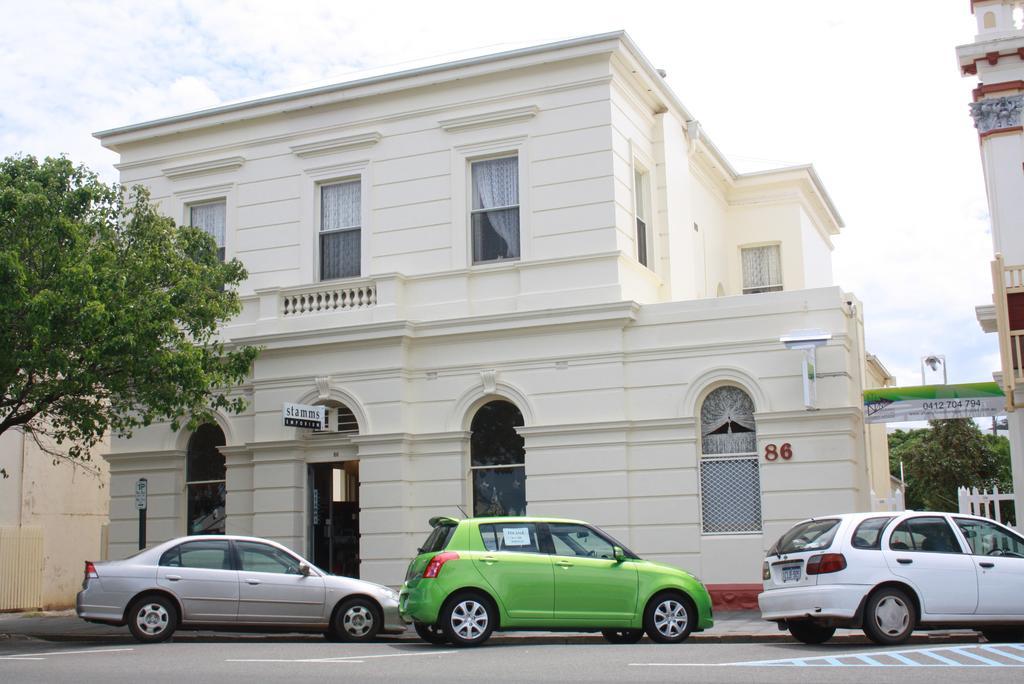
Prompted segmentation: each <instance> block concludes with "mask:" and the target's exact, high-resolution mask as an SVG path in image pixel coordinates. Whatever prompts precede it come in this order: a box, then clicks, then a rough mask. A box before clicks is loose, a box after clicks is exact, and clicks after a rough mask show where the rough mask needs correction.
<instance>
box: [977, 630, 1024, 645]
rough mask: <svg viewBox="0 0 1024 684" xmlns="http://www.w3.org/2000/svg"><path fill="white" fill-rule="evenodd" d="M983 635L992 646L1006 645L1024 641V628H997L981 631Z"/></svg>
mask: <svg viewBox="0 0 1024 684" xmlns="http://www.w3.org/2000/svg"><path fill="white" fill-rule="evenodd" d="M981 633H982V634H984V635H985V638H986V639H988V640H989V641H990V642H992V643H993V644H1007V643H1013V642H1018V641H1024V627H999V628H995V629H983V630H981Z"/></svg>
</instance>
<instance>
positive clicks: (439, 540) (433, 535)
mask: <svg viewBox="0 0 1024 684" xmlns="http://www.w3.org/2000/svg"><path fill="white" fill-rule="evenodd" d="M454 532H455V525H445V524H441V525H438V526H437V527H435V528H434V529H433V530H432V531H431V532H430V536H429V537H427V541H425V542H423V546H421V547H420V548H419V552H420V553H434V552H435V551H440V550H441V549H443V548H444V547H446V546H448V540H449V539H451V538H452V533H454Z"/></svg>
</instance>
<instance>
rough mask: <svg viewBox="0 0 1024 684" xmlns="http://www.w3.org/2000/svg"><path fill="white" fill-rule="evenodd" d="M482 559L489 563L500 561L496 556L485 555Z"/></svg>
mask: <svg viewBox="0 0 1024 684" xmlns="http://www.w3.org/2000/svg"><path fill="white" fill-rule="evenodd" d="M481 560H482V561H483V562H484V563H487V564H488V565H494V564H495V563H497V562H498V559H497V558H495V557H494V556H484V557H483V558H482V559H481Z"/></svg>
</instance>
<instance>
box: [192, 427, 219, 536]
mask: <svg viewBox="0 0 1024 684" xmlns="http://www.w3.org/2000/svg"><path fill="white" fill-rule="evenodd" d="M224 442H225V440H224V431H223V430H221V429H220V428H219V427H217V426H216V425H213V424H211V423H206V424H205V425H200V426H199V427H198V428H197V429H196V431H195V432H194V433H193V434H192V437H190V438H189V440H188V454H187V456H186V461H185V489H186V490H187V492H188V506H187V508H188V512H187V516H188V517H187V524H188V526H187V528H186V529H187V531H188V534H224V508H225V507H224V502H225V496H226V493H227V488H226V487H225V479H226V476H225V473H226V469H225V466H224V455H223V454H222V453H220V451H219V450H218V449H217V447H219V446H224Z"/></svg>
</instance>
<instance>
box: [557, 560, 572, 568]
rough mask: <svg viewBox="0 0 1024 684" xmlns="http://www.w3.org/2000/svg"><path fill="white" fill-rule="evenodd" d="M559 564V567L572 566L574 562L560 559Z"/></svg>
mask: <svg viewBox="0 0 1024 684" xmlns="http://www.w3.org/2000/svg"><path fill="white" fill-rule="evenodd" d="M558 565H559V567H563V568H571V567H572V563H570V562H569V561H567V560H563V561H558Z"/></svg>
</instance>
